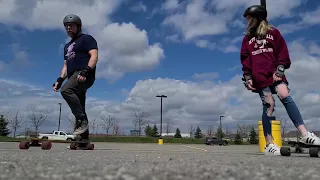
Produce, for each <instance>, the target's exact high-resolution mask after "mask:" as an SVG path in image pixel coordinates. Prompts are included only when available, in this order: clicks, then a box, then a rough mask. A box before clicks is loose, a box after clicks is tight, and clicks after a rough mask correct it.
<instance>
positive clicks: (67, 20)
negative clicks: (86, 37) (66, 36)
mask: <svg viewBox="0 0 320 180" xmlns="http://www.w3.org/2000/svg"><path fill="white" fill-rule="evenodd" d="M65 23H76V24H77V25H78V26H80V27H81V26H82V22H81V19H80V17H79V16H77V15H74V14H69V15H67V16H66V17H64V19H63V24H65Z"/></svg>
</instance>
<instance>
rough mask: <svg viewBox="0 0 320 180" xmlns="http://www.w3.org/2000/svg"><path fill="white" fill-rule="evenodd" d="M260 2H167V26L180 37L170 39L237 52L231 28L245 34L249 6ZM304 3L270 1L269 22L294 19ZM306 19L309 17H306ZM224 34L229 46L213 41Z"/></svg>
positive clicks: (225, 0)
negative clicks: (244, 16)
mask: <svg viewBox="0 0 320 180" xmlns="http://www.w3.org/2000/svg"><path fill="white" fill-rule="evenodd" d="M258 3H259V1H257V0H249V1H248V0H237V1H232V0H224V1H220V0H212V1H207V0H196V1H190V3H183V4H182V3H180V4H178V3H177V1H166V2H164V3H163V7H166V9H168V10H170V11H167V12H168V16H167V17H166V18H165V19H164V21H163V25H165V26H166V27H172V28H173V29H174V30H175V34H174V35H176V34H178V35H179V36H177V35H176V36H174V35H169V36H170V37H181V38H182V40H181V41H177V40H176V38H175V39H174V40H175V41H174V42H193V43H195V45H196V46H198V47H201V48H208V49H211V50H219V51H222V52H225V53H229V52H237V51H239V49H238V48H237V47H236V46H234V45H233V44H234V43H236V41H233V42H232V43H231V44H230V42H231V41H232V36H233V35H232V34H230V32H231V31H230V29H231V28H233V29H234V28H238V31H239V33H241V31H244V27H245V20H244V18H243V16H242V14H243V12H244V10H245V9H246V8H247V7H248V6H250V5H254V4H258ZM302 3H303V1H302V0H283V1H272V2H268V3H267V9H268V20H269V21H272V20H274V19H277V18H290V17H294V16H295V15H296V14H295V13H294V9H295V8H296V7H298V6H299V5H301V4H302ZM178 7H179V8H178ZM312 14H316V13H312ZM304 17H308V16H307V15H304ZM314 17H317V16H314ZM307 19H309V18H307ZM313 19H314V18H313ZM310 21H311V20H310ZM313 21H315V20H313ZM313 21H312V22H313ZM287 26H290V25H287ZM290 27H291V26H290ZM239 28H241V29H239ZM294 28H298V27H297V26H296V27H294ZM283 29H285V28H283ZM290 31H291V30H290ZM232 32H233V31H232ZM224 35H225V36H229V37H228V39H230V42H229V43H223V42H220V41H219V40H216V39H214V40H213V38H210V37H216V36H224ZM208 37H209V38H208ZM169 39H170V38H169Z"/></svg>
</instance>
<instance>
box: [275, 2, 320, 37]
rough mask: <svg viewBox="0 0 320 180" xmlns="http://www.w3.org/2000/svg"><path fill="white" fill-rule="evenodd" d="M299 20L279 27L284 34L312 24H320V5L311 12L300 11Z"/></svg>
mask: <svg viewBox="0 0 320 180" xmlns="http://www.w3.org/2000/svg"><path fill="white" fill-rule="evenodd" d="M297 16H298V19H299V20H298V22H297V21H296V20H295V21H289V22H287V23H285V24H280V25H278V26H277V27H278V28H279V30H281V32H282V34H289V33H293V32H295V31H298V30H301V29H307V28H309V27H311V26H314V25H318V24H320V20H319V18H318V17H319V16H320V6H319V7H317V8H316V9H315V10H313V11H310V12H304V13H299V14H298V15H297Z"/></svg>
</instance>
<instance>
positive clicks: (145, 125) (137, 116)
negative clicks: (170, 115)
mask: <svg viewBox="0 0 320 180" xmlns="http://www.w3.org/2000/svg"><path fill="white" fill-rule="evenodd" d="M50 115H51V112H50V111H48V110H43V109H42V110H41V109H36V108H35V107H29V108H27V109H26V113H25V115H24V116H23V115H22V114H21V113H20V111H19V110H18V111H15V112H14V111H8V112H6V113H2V115H1V122H0V126H1V127H0V134H2V135H5V134H6V133H8V134H10V133H11V132H12V133H13V136H14V137H15V136H16V132H17V130H19V129H20V128H22V127H23V125H24V126H25V131H27V130H29V125H31V126H33V129H34V131H35V132H36V133H38V132H39V128H40V127H42V126H43V124H44V123H45V122H46V120H47V119H48V118H49V116H50ZM131 118H132V124H133V128H134V130H138V132H139V134H138V136H141V132H142V130H144V133H145V135H146V136H151V137H158V136H159V135H160V134H159V132H158V128H157V126H156V125H154V126H153V127H151V126H150V123H152V122H156V121H157V120H156V121H155V120H153V121H152V118H151V116H150V114H149V113H148V112H147V111H145V110H142V109H139V108H134V109H133V110H132V112H131ZM63 119H64V120H67V122H69V125H70V126H71V127H74V123H75V118H74V116H73V115H70V116H67V117H63V118H62V121H63ZM89 121H90V128H91V130H90V131H91V133H97V132H98V129H99V128H102V129H103V130H104V132H105V133H106V135H124V134H125V132H124V129H123V128H121V126H120V122H119V120H118V119H117V118H116V117H115V116H112V115H101V116H100V117H98V118H94V119H90V120H89ZM280 121H281V124H282V125H281V128H282V133H284V132H285V130H286V128H287V126H286V125H287V124H288V123H287V122H288V118H284V117H281V118H280ZM163 126H164V131H163V133H167V134H168V133H171V132H172V131H171V130H172V126H173V123H172V121H171V120H170V119H167V118H165V120H164V124H163ZM252 129H253V125H238V127H237V132H236V134H235V135H236V137H237V136H239V137H241V138H249V137H250V136H251V135H250V134H252V132H253V130H252ZM188 133H189V135H190V137H194V138H202V137H204V136H207V137H212V136H216V137H218V138H220V137H222V138H226V137H230V136H231V135H232V132H231V131H230V130H229V129H228V127H227V126H226V127H225V129H224V130H223V129H221V128H220V127H218V128H217V129H216V130H215V128H214V126H213V125H208V126H207V129H206V133H202V130H201V129H200V127H199V126H198V127H197V128H195V126H194V125H192V124H191V125H190V127H189V129H188ZM5 136H6V135H5ZM174 137H176V138H180V137H181V132H180V129H179V128H176V129H175V135H174Z"/></svg>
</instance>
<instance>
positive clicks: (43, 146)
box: [41, 141, 52, 150]
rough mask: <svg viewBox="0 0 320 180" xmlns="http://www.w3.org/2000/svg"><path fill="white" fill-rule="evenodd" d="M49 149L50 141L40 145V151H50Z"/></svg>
mask: <svg viewBox="0 0 320 180" xmlns="http://www.w3.org/2000/svg"><path fill="white" fill-rule="evenodd" d="M51 147H52V143H51V141H43V142H42V143H41V149H42V150H50V149H51Z"/></svg>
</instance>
